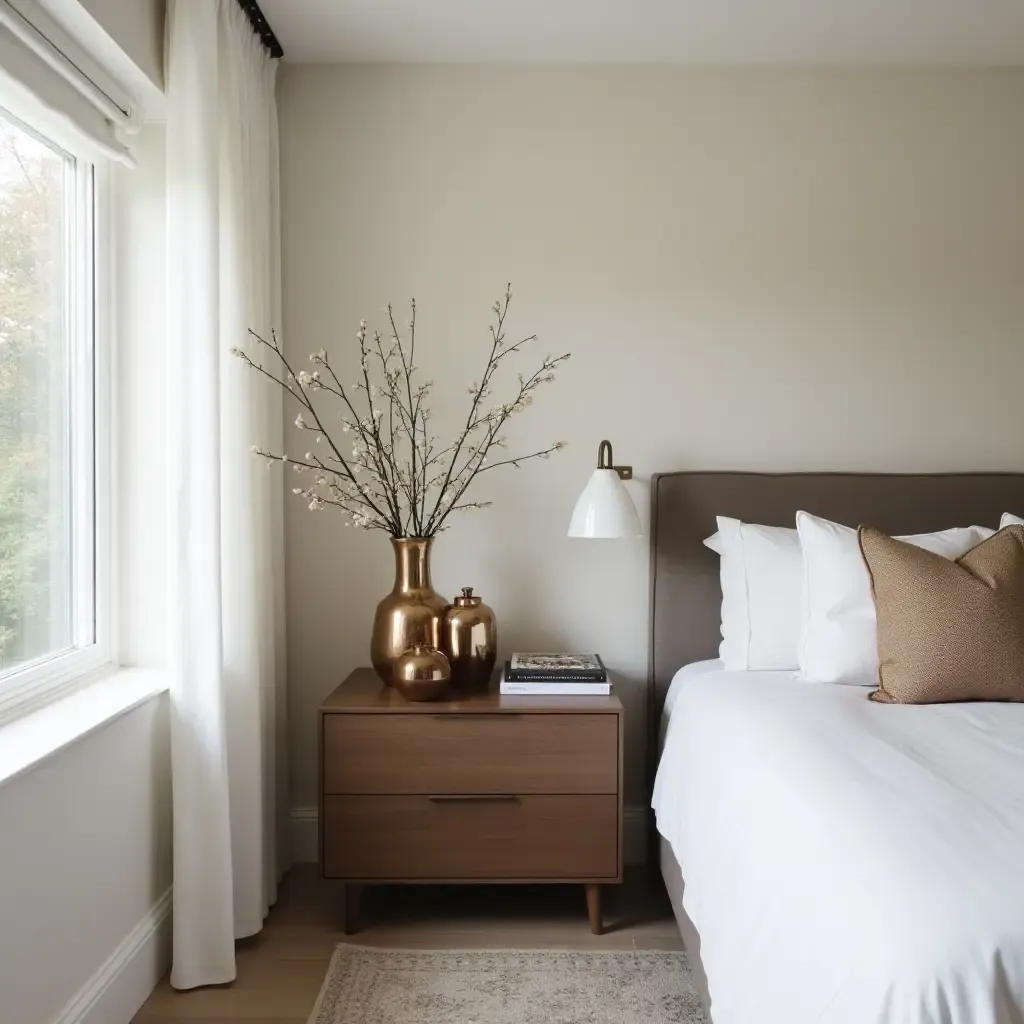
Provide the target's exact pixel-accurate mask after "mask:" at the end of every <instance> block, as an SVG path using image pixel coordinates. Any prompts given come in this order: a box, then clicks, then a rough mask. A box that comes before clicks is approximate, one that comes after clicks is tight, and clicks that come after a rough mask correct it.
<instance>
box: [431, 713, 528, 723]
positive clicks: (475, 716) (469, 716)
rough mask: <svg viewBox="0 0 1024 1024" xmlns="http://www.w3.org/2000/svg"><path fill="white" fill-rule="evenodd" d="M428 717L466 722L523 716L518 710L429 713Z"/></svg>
mask: <svg viewBox="0 0 1024 1024" xmlns="http://www.w3.org/2000/svg"><path fill="white" fill-rule="evenodd" d="M430 717H431V718H443V719H446V720H449V721H453V722H457V721H462V720H463V719H465V720H466V721H467V722H479V721H481V720H483V719H495V720H497V719H501V718H522V717H523V716H522V715H521V714H520V713H519V712H518V711H511V712H507V711H459V712H457V713H454V712H453V713H450V714H447V715H431V716H430Z"/></svg>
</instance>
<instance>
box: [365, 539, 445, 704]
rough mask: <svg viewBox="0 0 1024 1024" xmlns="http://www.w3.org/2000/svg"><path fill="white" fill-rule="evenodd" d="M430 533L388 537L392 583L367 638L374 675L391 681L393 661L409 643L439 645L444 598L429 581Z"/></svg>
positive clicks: (439, 646) (408, 646)
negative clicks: (393, 573)
mask: <svg viewBox="0 0 1024 1024" xmlns="http://www.w3.org/2000/svg"><path fill="white" fill-rule="evenodd" d="M432 543H433V538H431V537H392V538H391V546H392V547H393V548H394V549H395V586H394V588H393V589H392V591H391V593H390V594H388V596H387V597H385V598H384V600H383V601H381V603H380V604H379V605H377V614H376V615H375V616H374V619H373V635H372V637H371V638H370V660H371V662H372V663H373V667H374V670H375V671H376V673H377V675H379V676H380V678H381V679H382V680H383V681H384V683H385V684H386V685H388V686H391V685H392V668H393V666H394V663H395V661H396V660H397V659H398V658H399V657H401V655H403V654H404V653H405V652H406V651H407V650H408V649H409V648H410V647H413V646H415V645H416V644H424V645H425V646H427V647H436V648H438V649H440V648H441V646H442V645H441V617H442V616H443V615H444V610H445V607H446V606H447V604H448V602H447V601H445V599H444V598H443V597H442V596H441V595H440V594H439V593H437V591H436V590H434V588H433V587H431V585H430V546H431V544H432Z"/></svg>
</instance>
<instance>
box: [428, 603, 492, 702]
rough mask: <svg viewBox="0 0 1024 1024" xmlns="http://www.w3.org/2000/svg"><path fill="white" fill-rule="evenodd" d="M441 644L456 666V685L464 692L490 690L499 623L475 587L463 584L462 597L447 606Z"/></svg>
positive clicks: (453, 674)
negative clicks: (474, 593) (477, 594)
mask: <svg viewBox="0 0 1024 1024" xmlns="http://www.w3.org/2000/svg"><path fill="white" fill-rule="evenodd" d="M441 644H442V650H443V651H444V653H445V654H446V655H447V656H448V661H449V663H450V664H451V667H452V686H454V687H455V689H456V690H461V691H463V692H474V691H480V690H486V689H487V687H488V685H489V684H490V681H491V673H492V672H493V671H494V660H495V658H496V657H497V655H498V626H497V623H496V622H495V619H494V612H493V611H492V610H491V609H490V608H488V607H487V605H485V604H484V603H483V601H481V600H480V598H479V597H474V596H473V588H472V587H463V588H462V596H461V597H457V598H455V603H454V604H453V605H449V607H448V608H446V609H445V613H444V620H443V622H442V625H441Z"/></svg>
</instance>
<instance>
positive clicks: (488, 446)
mask: <svg viewBox="0 0 1024 1024" xmlns="http://www.w3.org/2000/svg"><path fill="white" fill-rule="evenodd" d="M511 301H512V289H511V286H509V287H508V288H506V290H505V294H504V296H503V297H502V299H499V300H498V301H497V302H496V303H495V304H494V306H493V307H492V311H493V313H494V314H495V321H494V322H493V323H492V324H491V326H490V327H489V332H490V335H491V345H490V352H489V353H488V357H487V362H486V365H485V366H484V371H483V375H482V376H481V378H480V380H479V382H474V383H473V384H472V385H471V386H470V388H469V393H470V395H471V396H472V402H471V403H470V408H469V413H468V415H467V417H466V420H465V423H464V425H463V427H462V429H461V431H460V432H459V434H458V435H457V436H456V437H455V438H454V439H453V440H452V441H451V442H450V443H449V444H445V445H443V446H442V445H441V444H440V442H439V441H438V439H437V438H436V437H434V436H432V435H431V434H430V432H429V430H428V422H429V420H430V408H429V406H428V405H427V404H426V401H427V399H428V398H429V395H430V392H431V388H432V386H433V384H432V382H431V381H425V382H423V383H416V382H415V381H414V376H415V375H416V374H417V373H418V367H417V366H416V362H415V359H416V302H415V300H413V302H412V313H411V317H410V320H409V323H408V329H409V336H408V349H407V348H406V344H405V341H404V340H403V338H402V333H401V331H399V329H398V324H397V323H396V320H395V315H394V310H393V309H392V307H390V306H389V307H388V321H389V324H390V328H391V339H390V341H389V343H388V346H387V348H385V345H384V342H383V340H382V338H381V336H380V334H378V333H376V332H374V334H373V340H372V344H371V343H370V342H368V341H367V328H366V321H365V320H362V321H360V324H359V331H358V332H357V334H356V338H357V340H358V342H359V361H360V377H361V379H360V380H359V381H358V382H357V383H356V384H354V385H352V387H351V389H349V388H347V387H346V386H345V385H344V384H343V383H342V382H341V379H340V377H339V376H338V374H337V372H336V371H335V369H334V367H333V365H332V364H331V361H330V359H329V358H328V356H327V353H326V351H325V350H323V349H321V350H320V351H319V352H316V353H314V354H313V355H311V356H310V357H309V358H310V360H311V361H312V362H313V363H314V364H315V365H316V366H317V369H315V370H314V371H313V372H312V373H308V372H306V371H300V372H299V373H295V372H294V371H293V370H292V367H291V365H290V364H289V362H288V359H287V357H286V356H285V355H284V353H283V352H282V351H281V348H280V346H279V345H278V342H277V336H276V334H274V333H273V332H272V333H271V337H270V339H269V340H267V339H265V338H262V337H260V336H259V335H258V334H256V333H255V332H254V331H250V332H249V335H250V337H252V338H253V339H254V340H255V342H256V344H257V347H258V348H259V347H265V348H266V349H268V350H269V351H270V352H271V353H272V354H273V357H274V359H275V360H276V362H277V366H278V368H279V372H275V371H274V370H273V369H268V368H267V367H265V366H264V365H263V361H262V360H258V359H254V358H252V357H251V356H250V355H249V354H248V353H246V352H245V351H243V350H242V349H237V348H236V349H232V351H233V352H234V353H235V355H237V356H239V358H241V359H242V360H243V362H245V364H246V365H247V366H249V367H250V368H251V369H253V370H255V371H256V372H257V373H259V374H260V375H262V376H263V377H265V378H266V379H268V380H270V381H273V383H275V384H276V385H277V386H278V387H280V388H282V389H283V390H284V391H286V392H288V394H289V395H290V396H291V397H292V398H293V399H294V400H295V401H296V402H298V404H299V406H300V407H301V411H300V412H299V414H298V416H297V417H296V419H295V426H296V428H297V429H299V430H301V431H303V432H308V433H309V434H311V435H312V437H313V440H314V444H317V443H319V442H321V441H324V442H326V448H327V449H328V450H327V451H326V452H325V453H324V454H322V455H321V454H317V453H315V452H314V451H310V452H307V453H306V456H305V458H304V459H290V458H288V456H287V455H283V454H282V455H278V454H275V453H273V452H267V451H264V450H263V449H260V448H254V449H253V450H254V451H255V452H256V454H257V455H259V456H260V457H262V458H264V459H266V460H267V462H268V465H273V463H275V462H280V463H282V464H288V463H291V464H292V468H293V469H294V471H295V472H297V473H300V474H311V482H308V483H305V484H303V485H301V486H296V487H293V488H292V492H293V493H294V494H296V495H300V496H302V498H303V499H304V500H305V501H307V502H308V507H309V508H310V509H311V510H312V511H318V510H320V509H323V508H326V507H328V506H332V507H335V508H337V509H339V510H340V511H342V512H344V513H345V515H346V516H347V523H348V522H351V523H352V524H353V525H355V526H357V527H359V528H361V529H367V530H386V531H387V532H388V533H390V534H391V535H392V536H394V537H401V536H422V537H432V536H434V534H436V533H437V532H438V531H440V530H442V529H447V527H446V525H445V523H446V520H447V519H448V517H449V516H450V515H451V514H452V513H453V512H462V511H468V510H469V509H476V508H487V507H489V506H490V504H491V503H490V502H489V501H465V500H463V498H464V496H465V494H466V491H467V490H468V488H469V487H470V486H471V485H472V483H473V481H474V480H475V479H476V478H477V477H478V476H479V475H480V474H481V473H483V472H485V471H487V470H490V469H497V468H498V467H499V466H509V465H511V466H514V467H518V466H520V465H521V464H522V463H523V462H526V461H528V460H530V459H546V458H549V457H550V455H551V454H552V453H553V452H556V451H558V450H559V449H561V448H562V447H564V445H565V442H564V441H556V442H555V443H554V444H552V445H550V446H548V447H547V448H544V449H541V450H540V451H535V452H530V453H529V454H526V455H519V456H508V457H505V458H501V459H499V460H498V461H490V459H489V457H488V456H489V454H490V453H491V452H492V451H493V450H495V449H500V450H504V449H505V448H506V447H507V444H506V441H505V437H504V433H503V431H504V429H505V427H506V425H507V423H508V421H509V419H510V418H511V417H512V416H513V415H515V414H516V413H519V412H522V411H523V410H525V409H526V408H528V407H529V405H530V404H531V403H532V402H533V393H534V392H535V391H536V390H537V388H538V387H540V386H541V385H542V384H546V383H549V382H551V381H553V380H554V379H555V372H556V370H557V368H558V367H560V366H561V364H562V363H563V362H564V361H565V360H566V359H568V358H569V355H568V353H567V354H565V355H562V356H558V357H556V358H552V357H550V356H549V357H547V358H545V359H544V360H543V361H542V363H541V365H540V368H539V369H537V370H535V371H534V372H533V373H532V374H530V375H529V376H527V377H524V376H523V375H522V374H520V375H519V386H518V390H517V392H516V393H515V397H514V398H513V399H512V400H511V401H508V402H502V403H499V404H498V405H495V406H493V407H492V408H490V409H487V411H484V410H485V404H484V403H485V401H486V399H487V398H488V397H489V396H490V395H491V393H492V389H493V382H494V379H495V375H496V373H497V371H498V369H499V367H500V366H501V364H502V363H503V362H504V361H505V360H506V359H507V358H508V357H509V356H511V355H513V354H516V353H519V352H521V351H522V350H523V349H524V348H525V347H526V346H527V345H528V344H529V343H530V342H532V341H535V340H536V335H530V336H529V337H526V338H522V339H521V340H520V341H517V342H515V343H513V344H511V345H509V344H507V343H506V338H505V322H506V318H507V316H508V310H509V306H510V304H511ZM371 359H372V360H373V365H372V366H371ZM378 363H379V370H380V379H379V380H378V379H377V374H376V368H377V364H378ZM358 391H362V392H364V394H365V398H366V409H367V411H366V414H365V415H360V412H359V410H358V409H357V407H356V401H355V398H354V395H353V392H358ZM327 396H330V399H328V397H327ZM378 398H380V400H381V401H380V402H379V403H378V402H377V401H376V400H377V399H378ZM332 400H333V401H335V402H338V403H340V405H341V411H340V412H338V413H336V414H334V415H332V416H328V415H327V414H326V412H325V411H324V410H322V409H319V408H317V406H318V404H321V402H322V401H332ZM384 400H386V401H387V403H388V405H387V409H386V410H384V408H383V401H384ZM359 405H360V406H361V405H362V402H361V401H360V402H359ZM307 417H308V419H307ZM329 424H331V425H332V426H331V429H330V430H329V429H328V425H329ZM333 424H340V432H341V433H343V434H345V433H351V435H352V437H353V442H352V453H351V455H343V454H342V450H341V442H340V441H339V440H338V439H336V437H335V436H333V435H332V433H331V430H337V429H339V428H338V427H337V426H333ZM428 495H429V497H428ZM347 523H346V525H347Z"/></svg>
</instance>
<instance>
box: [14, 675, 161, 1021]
mask: <svg viewBox="0 0 1024 1024" xmlns="http://www.w3.org/2000/svg"><path fill="white" fill-rule="evenodd" d="M0 821H2V822H3V839H2V841H0V878H3V879H4V888H3V894H2V895H0V1021H3V1022H4V1024H51V1022H56V1024H68V1022H71V1021H73V1022H75V1024H122V1022H125V1021H129V1020H131V1018H132V1015H133V1014H134V1013H135V1012H136V1011H137V1010H138V1008H139V1006H141V1005H142V1003H143V1001H144V1000H145V998H146V996H148V994H149V992H150V991H151V990H152V988H153V986H154V985H155V984H156V982H157V981H158V980H159V978H160V977H162V975H163V974H164V972H165V971H166V969H167V966H168V964H169V957H170V946H169V938H170V920H169V918H168V917H167V908H168V905H169V904H168V900H169V891H170V885H171V781H170V723H169V704H168V700H167V697H166V696H165V695H161V696H159V697H154V698H153V699H151V700H148V701H146V702H145V703H144V704H142V705H140V706H139V707H137V708H135V709H134V710H132V711H130V712H128V713H127V714H125V715H122V716H121V717H119V718H117V719H116V720H115V721H112V722H110V723H108V724H106V725H104V726H102V727H101V728H99V729H97V730H96V731H95V732H92V733H89V734H88V735H87V736H84V737H82V738H81V739H79V740H77V741H76V742H74V743H72V744H70V745H69V746H67V747H64V748H63V749H61V750H60V751H58V752H56V753H55V754H53V756H51V757H49V758H47V759H45V760H43V761H41V762H39V763H38V764H36V765H35V766H33V767H32V768H31V769H30V770H28V771H27V772H25V773H24V774H22V775H19V776H18V777H17V778H15V779H10V780H5V781H4V783H3V784H2V785H0ZM158 910H159V916H157V912H158ZM108 972H109V973H108ZM103 982H107V983H106V984H105V985H104V984H103ZM72 1006H74V1007H75V1010H72V1009H71V1007H72Z"/></svg>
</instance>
